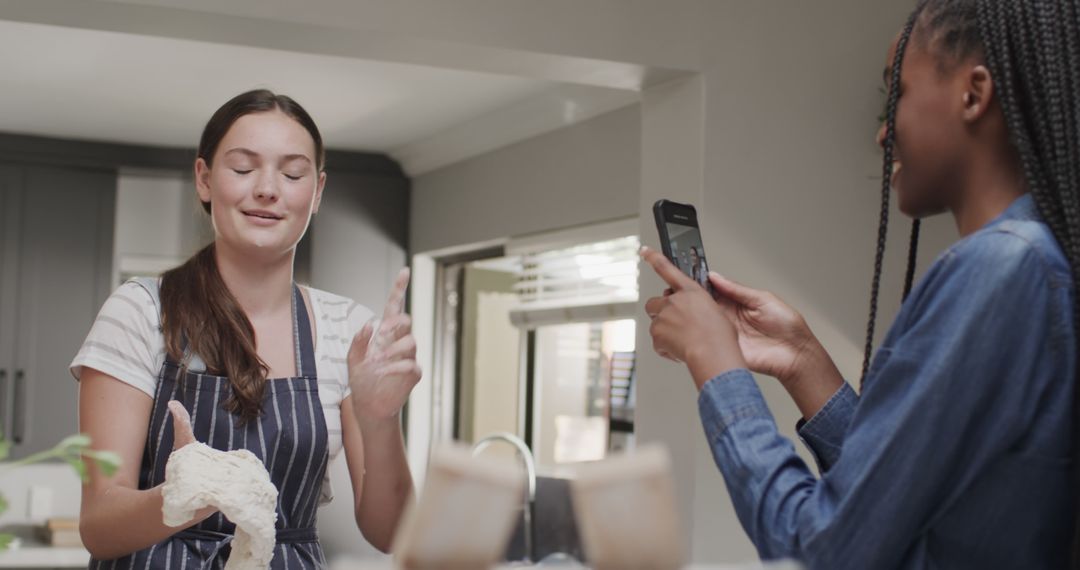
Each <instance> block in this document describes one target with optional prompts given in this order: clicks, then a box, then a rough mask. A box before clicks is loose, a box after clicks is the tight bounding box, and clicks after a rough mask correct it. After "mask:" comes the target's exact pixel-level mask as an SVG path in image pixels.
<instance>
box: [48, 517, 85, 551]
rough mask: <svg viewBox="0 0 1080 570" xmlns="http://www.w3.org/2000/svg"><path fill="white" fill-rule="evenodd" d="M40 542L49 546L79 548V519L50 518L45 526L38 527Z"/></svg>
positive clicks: (80, 540)
mask: <svg viewBox="0 0 1080 570" xmlns="http://www.w3.org/2000/svg"><path fill="white" fill-rule="evenodd" d="M38 535H39V537H40V538H41V540H43V541H45V543H46V544H48V545H50V546H59V547H68V548H81V547H82V545H83V543H82V538H81V537H80V536H79V519H69V518H52V519H49V520H47V521H45V526H41V527H38Z"/></svg>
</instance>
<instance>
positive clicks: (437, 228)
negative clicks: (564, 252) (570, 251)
mask: <svg viewBox="0 0 1080 570" xmlns="http://www.w3.org/2000/svg"><path fill="white" fill-rule="evenodd" d="M640 124H641V121H640V116H639V109H638V106H637V105H633V106H630V107H626V108H623V109H619V110H616V111H612V112H610V113H606V114H604V115H600V116H599V117H595V118H593V119H590V120H588V121H585V122H583V123H580V124H577V125H574V126H572V127H568V128H565V129H561V130H558V131H555V132H552V133H548V134H544V135H540V136H538V137H534V138H532V139H528V140H525V141H522V142H520V143H517V144H513V145H510V146H508V147H505V148H502V149H499V150H496V151H493V152H490V153H488V154H485V155H481V156H479V157H475V158H472V159H469V160H466V161H463V162H460V163H457V164H454V165H451V166H448V167H445V168H442V169H439V170H436V171H433V172H430V173H428V174H424V175H423V176H420V177H417V178H416V179H415V180H414V181H413V192H412V206H411V213H410V219H409V234H410V239H409V247H410V249H411V250H412V251H413V252H418V253H420V252H425V251H431V250H436V249H442V248H446V247H451V246H456V245H463V244H471V243H477V242H482V241H487V240H490V239H495V238H505V237H509V236H520V235H525V234H530V233H536V232H542V231H547V230H551V229H556V228H565V227H571V226H576V225H582V224H588V223H592V222H596V221H601V220H611V219H616V218H625V217H628V216H633V215H634V214H635V213H636V212H637V195H638V188H639V186H640V183H639V181H638V167H637V165H638V164H640V162H641V149H640V145H639V141H640V134H639V132H640Z"/></svg>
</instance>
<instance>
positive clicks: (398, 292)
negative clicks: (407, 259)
mask: <svg viewBox="0 0 1080 570" xmlns="http://www.w3.org/2000/svg"><path fill="white" fill-rule="evenodd" d="M408 288H409V268H408V267H402V268H401V271H398V274H397V278H395V279H394V285H393V286H392V287H391V288H390V297H388V298H387V299H386V307H385V308H384V309H383V320H384V321H385V320H387V319H389V318H390V317H393V316H395V315H400V314H401V313H403V312H404V311H405V290H406V289H408Z"/></svg>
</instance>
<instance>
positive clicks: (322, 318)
mask: <svg viewBox="0 0 1080 570" xmlns="http://www.w3.org/2000/svg"><path fill="white" fill-rule="evenodd" d="M145 282H146V281H145V280H144V283H145ZM304 289H306V290H307V293H308V298H309V299H310V301H311V309H312V313H313V314H312V315H311V317H312V319H314V321H315V334H316V339H315V360H316V373H317V374H318V376H319V399H320V400H322V406H323V414H324V415H325V416H326V428H327V430H328V431H329V436H330V441H329V451H330V461H333V460H334V459H335V458H336V457H337V456H338V455H339V454H340V453H341V403H342V401H343V400H345V398H346V396H348V395H349V394H350V393H351V390H350V389H349V371H348V363H347V361H346V356H347V354H348V351H349V344H350V343H351V342H352V338H353V335H355V334H356V332H357V331H359V330H360V329H361V328H362V327H363V326H364V324H365V323H366V322H368V321H369V320H370V319H371V318H372V317H373V316H374V314H373V313H372V312H371V310H369V309H368V308H367V307H364V306H363V305H360V304H358V303H356V302H355V301H353V300H352V299H348V298H346V297H341V296H339V295H334V294H333V293H327V292H326V291H322V290H319V289H315V288H312V287H304ZM164 363H165V335H164V334H163V333H162V331H161V315H160V313H159V310H158V308H157V303H156V302H155V299H154V297H153V296H151V294H150V292H148V291H147V290H146V288H144V287H143V285H141V284H139V283H138V282H137V281H136V280H134V279H133V280H130V281H128V282H126V283H124V284H123V285H121V286H120V287H119V288H118V289H117V290H116V291H114V292H113V294H112V295H110V296H109V298H108V299H107V300H106V301H105V304H104V305H102V307H101V311H100V312H99V313H98V316H97V319H96V320H95V321H94V325H93V326H92V327H91V328H90V333H89V334H88V335H87V336H86V341H84V342H83V345H82V347H81V348H80V349H79V353H78V354H77V355H75V360H73V361H72V362H71V374H72V375H73V376H75V379H76V380H77V379H78V378H79V375H80V374H81V373H82V368H83V367H84V366H86V367H89V368H94V369H96V370H100V371H101V372H104V373H105V374H108V375H109V376H112V377H114V378H116V379H118V380H120V381H122V382H126V383H128V384H130V385H131V386H134V387H135V388H138V389H139V390H141V391H142V392H144V393H145V394H146V395H147V396H149V397H151V398H153V397H154V391H155V389H156V388H157V383H158V374H159V373H160V371H161V367H162V365H163V364H164ZM190 368H191V370H192V371H193V372H198V371H200V369H201V368H202V367H201V366H200V361H198V360H197V359H193V362H192V363H191V367H190ZM333 496H334V493H333V489H332V488H331V486H330V469H329V468H327V470H326V477H325V478H324V479H323V484H322V492H321V496H320V500H319V502H320V504H326V503H328V502H330V500H331V499H332V498H333Z"/></svg>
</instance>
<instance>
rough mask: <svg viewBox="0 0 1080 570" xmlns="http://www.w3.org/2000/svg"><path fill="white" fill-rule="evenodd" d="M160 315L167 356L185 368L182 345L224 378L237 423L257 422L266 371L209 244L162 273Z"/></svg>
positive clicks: (250, 329) (227, 406) (252, 331)
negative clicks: (229, 387) (229, 388)
mask: <svg viewBox="0 0 1080 570" xmlns="http://www.w3.org/2000/svg"><path fill="white" fill-rule="evenodd" d="M161 311H162V319H161V325H162V329H163V332H164V333H165V350H166V351H168V353H169V356H170V357H171V358H172V359H173V360H175V361H176V362H180V363H181V365H182V366H183V367H184V368H186V367H187V362H186V361H184V360H183V358H184V349H185V344H184V343H185V341H187V346H186V348H187V350H188V352H189V353H192V354H198V355H199V357H200V358H202V359H203V361H204V362H206V370H207V372H209V373H210V374H216V375H222V376H228V377H229V381H230V383H231V384H232V397H231V398H229V400H228V401H227V402H226V403H225V409H227V410H228V411H229V412H231V413H233V414H236V415H238V416H240V422H241V423H246V422H247V421H248V420H252V419H255V418H258V417H259V410H260V409H261V408H262V399H263V391H264V389H265V387H266V383H265V382H264V379H265V378H266V375H267V374H268V373H269V372H270V369H269V367H267V365H266V363H265V362H263V361H262V359H261V358H259V354H258V351H257V350H256V348H255V329H254V327H252V326H251V321H250V320H248V318H247V315H245V314H244V311H243V310H242V309H241V308H240V304H239V303H237V301H236V298H235V297H233V294H232V293H231V292H229V288H228V287H226V286H225V281H223V280H222V279H221V273H219V272H218V267H217V260H216V259H215V257H214V244H212V243H211V244H210V245H208V246H206V247H204V248H203V249H202V250H200V251H199V253H196V254H195V255H194V256H192V257H191V259H189V260H187V261H186V262H185V263H184V264H183V265H181V266H179V267H176V268H174V269H170V270H169V271H167V272H165V274H164V275H163V276H162V279H161Z"/></svg>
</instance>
